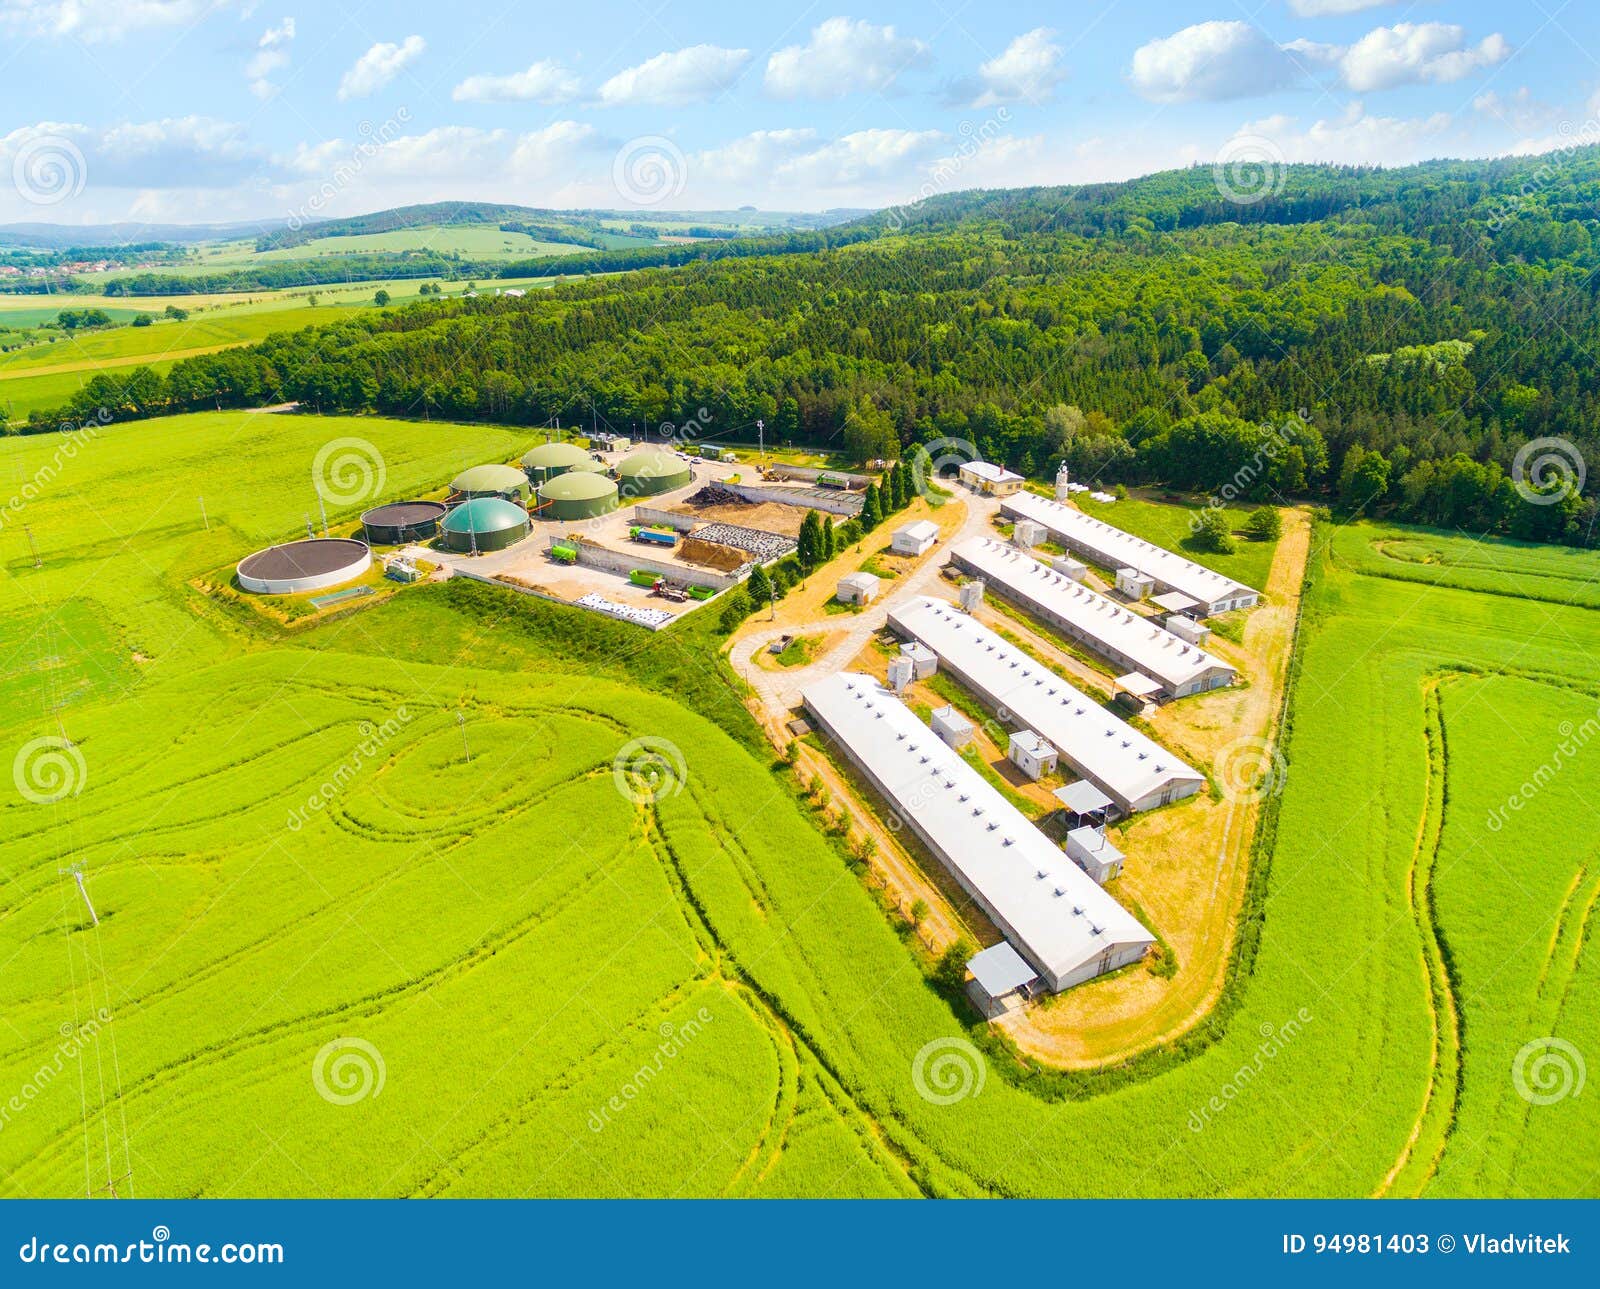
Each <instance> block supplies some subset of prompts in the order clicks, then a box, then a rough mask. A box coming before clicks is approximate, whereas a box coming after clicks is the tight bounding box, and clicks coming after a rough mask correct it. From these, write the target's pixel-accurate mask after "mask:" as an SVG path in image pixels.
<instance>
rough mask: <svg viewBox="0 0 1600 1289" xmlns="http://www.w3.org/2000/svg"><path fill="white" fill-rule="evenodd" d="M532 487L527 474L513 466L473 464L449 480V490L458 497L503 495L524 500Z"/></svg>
mask: <svg viewBox="0 0 1600 1289" xmlns="http://www.w3.org/2000/svg"><path fill="white" fill-rule="evenodd" d="M531 490H532V489H531V488H530V486H529V484H528V476H527V475H525V474H523V472H522V471H521V470H518V469H517V468H516V467H514V466H509V465H475V466H473V467H472V469H470V470H463V471H462V472H461V473H460V474H458V475H457V476H456V477H455V478H454V479H452V480H450V491H451V492H453V493H455V494H456V495H457V496H459V497H464V498H467V499H469V500H470V499H471V498H473V497H504V498H507V499H510V498H513V497H514V498H518V499H520V500H523V501H526V500H527V498H528V494H529V492H530V491H531Z"/></svg>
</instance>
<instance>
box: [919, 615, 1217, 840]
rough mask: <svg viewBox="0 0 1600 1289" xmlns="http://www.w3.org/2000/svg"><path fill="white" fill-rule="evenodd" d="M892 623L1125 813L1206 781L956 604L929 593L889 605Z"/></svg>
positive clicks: (1179, 795)
mask: <svg viewBox="0 0 1600 1289" xmlns="http://www.w3.org/2000/svg"><path fill="white" fill-rule="evenodd" d="M889 625H890V626H892V627H893V628H894V629H895V631H897V632H898V633H899V634H900V635H902V636H904V637H905V638H906V639H908V640H916V641H918V642H919V643H921V644H923V645H925V646H927V647H928V648H929V649H931V650H932V651H933V652H934V653H935V654H936V655H937V656H938V658H939V662H940V665H941V666H942V667H943V668H944V670H945V672H946V674H948V675H951V676H954V677H955V679H956V680H957V681H959V682H960V683H961V684H962V685H963V686H964V687H965V688H967V689H969V690H971V691H972V693H973V694H974V695H975V696H976V697H977V699H978V700H979V701H980V702H981V703H983V705H984V706H985V707H989V708H992V709H994V710H995V711H996V712H1006V713H1009V714H1010V715H1011V716H1012V717H1013V718H1014V719H1015V720H1017V721H1022V722H1025V723H1026V724H1027V727H1028V728H1029V729H1031V730H1033V731H1034V732H1035V733H1037V734H1039V735H1040V736H1041V737H1042V738H1044V739H1045V740H1046V741H1047V742H1049V743H1050V744H1051V745H1052V746H1053V747H1054V748H1055V749H1056V751H1057V752H1058V753H1060V757H1061V760H1062V761H1063V762H1064V763H1065V764H1067V765H1069V766H1071V767H1072V770H1073V772H1074V773H1076V774H1077V775H1078V776H1079V777H1080V778H1082V779H1086V780H1087V781H1088V782H1090V783H1092V784H1093V785H1094V786H1095V787H1096V788H1098V789H1100V791H1101V792H1103V793H1105V794H1106V796H1108V797H1110V798H1111V800H1112V801H1113V802H1114V803H1115V804H1116V806H1117V808H1118V810H1119V811H1120V812H1121V813H1122V814H1125V815H1126V814H1132V813H1133V812H1134V811H1136V810H1149V809H1151V808H1153V807H1155V806H1164V805H1167V804H1168V803H1169V802H1173V801H1181V800H1182V799H1183V798H1184V797H1189V796H1193V795H1194V794H1195V793H1196V792H1199V791H1200V789H1201V788H1203V787H1204V786H1205V776H1204V775H1202V774H1201V773H1200V771H1198V770H1196V769H1194V768H1193V767H1191V766H1189V765H1186V764H1184V762H1183V761H1182V760H1180V759H1179V758H1178V757H1176V756H1173V755H1172V754H1171V753H1170V752H1168V751H1167V750H1166V749H1165V748H1163V747H1162V746H1161V745H1160V744H1159V743H1157V742H1156V741H1155V740H1154V739H1152V738H1150V737H1149V736H1148V735H1147V734H1143V733H1141V732H1140V731H1138V730H1136V729H1134V728H1133V726H1131V725H1129V724H1128V723H1127V722H1126V721H1124V720H1120V719H1118V718H1117V717H1116V716H1114V715H1113V714H1112V713H1111V712H1109V711H1107V710H1106V709H1105V708H1104V707H1102V706H1101V705H1100V704H1099V703H1097V702H1095V701H1094V700H1093V699H1092V698H1089V697H1087V696H1085V695H1084V694H1083V693H1082V692H1080V691H1079V690H1077V689H1075V688H1074V687H1073V686H1072V685H1070V684H1068V683H1067V682H1066V681H1065V680H1063V679H1062V678H1061V677H1060V676H1058V675H1057V674H1056V673H1055V672H1053V671H1051V670H1050V669H1049V668H1048V667H1045V666H1044V665H1043V664H1041V663H1039V662H1037V661H1035V660H1034V659H1033V658H1032V657H1031V656H1030V655H1028V654H1027V653H1025V652H1023V651H1022V650H1021V649H1019V648H1017V646H1016V645H1014V644H1011V643H1009V642H1008V641H1007V640H1006V639H1005V638H1004V637H1003V636H1001V635H1000V634H999V633H998V632H995V631H991V630H990V629H989V628H988V627H986V626H984V625H983V623H981V622H979V621H978V620H977V619H976V618H974V617H972V616H970V615H969V614H966V613H963V612H961V610H960V609H957V608H956V607H955V606H954V605H951V604H947V603H946V602H945V601H943V600H937V599H934V598H932V597H931V596H923V597H921V598H918V599H915V600H911V601H909V602H908V603H906V604H902V605H896V606H895V607H894V608H893V609H891V610H890V611H889Z"/></svg>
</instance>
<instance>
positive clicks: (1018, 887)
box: [804, 671, 1155, 978]
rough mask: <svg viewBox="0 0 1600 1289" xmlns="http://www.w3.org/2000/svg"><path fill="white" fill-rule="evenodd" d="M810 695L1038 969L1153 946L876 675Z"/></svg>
mask: <svg viewBox="0 0 1600 1289" xmlns="http://www.w3.org/2000/svg"><path fill="white" fill-rule="evenodd" d="M804 697H805V704H806V707H807V709H809V710H810V711H811V713H812V714H813V715H814V716H815V717H816V718H817V720H818V722H819V723H820V724H821V725H822V726H823V727H824V728H825V729H826V730H827V731H828V733H829V734H830V735H832V736H833V738H835V739H836V740H837V741H838V742H839V743H840V744H841V745H842V746H843V748H844V749H845V751H846V752H847V753H848V754H849V755H850V757H851V759H852V760H854V761H855V762H856V763H857V764H859V765H861V766H862V767H863V768H865V769H866V770H867V771H868V772H869V774H870V775H871V776H872V778H873V779H874V780H875V781H876V783H877V784H878V786H879V787H880V789H881V790H882V791H883V792H885V793H886V794H887V795H888V797H889V799H890V804H891V805H892V806H893V807H894V809H895V810H896V811H897V812H898V813H899V814H901V815H902V816H904V817H905V818H907V819H909V820H913V821H915V823H916V825H917V827H918V830H919V831H920V832H921V833H922V834H923V835H925V836H926V837H927V838H929V839H931V841H932V844H933V845H934V848H935V851H936V852H937V854H938V856H939V859H940V860H941V862H943V863H944V864H945V865H947V866H948V867H949V868H950V869H951V870H952V871H953V872H955V874H956V875H957V876H958V877H959V878H960V879H961V881H962V884H963V885H965V886H966V887H967V889H968V890H969V891H972V892H973V893H974V894H976V895H977V896H978V897H979V899H980V901H981V902H982V903H983V904H984V905H986V906H987V910H988V911H989V913H990V915H991V916H992V917H994V918H995V919H996V920H997V921H998V922H999V923H1000V924H1001V927H1002V930H1004V931H1005V932H1006V933H1007V935H1008V937H1009V938H1011V939H1012V941H1013V943H1014V944H1015V946H1016V948H1017V949H1018V950H1019V951H1020V952H1021V953H1022V954H1023V955H1025V956H1026V957H1027V958H1029V960H1030V961H1032V962H1033V963H1034V964H1035V966H1037V967H1039V968H1041V969H1047V970H1049V971H1050V972H1051V973H1052V974H1054V975H1055V976H1056V977H1058V978H1062V977H1066V976H1068V975H1070V974H1071V973H1072V972H1073V971H1074V970H1076V969H1078V968H1081V967H1083V966H1085V965H1087V964H1089V963H1091V962H1093V960H1094V959H1096V958H1098V957H1099V956H1100V955H1101V954H1103V953H1104V952H1105V951H1106V950H1108V949H1111V948H1113V947H1114V946H1119V945H1120V946H1127V945H1130V944H1144V945H1149V944H1153V943H1154V942H1155V938H1154V937H1153V936H1152V935H1151V934H1150V932H1148V931H1147V930H1145V928H1144V927H1143V926H1141V925H1140V924H1139V921H1138V919H1137V918H1135V917H1134V916H1133V915H1132V914H1131V913H1129V912H1128V911H1127V910H1126V909H1124V908H1123V907H1122V906H1121V905H1120V904H1118V903H1117V902H1116V901H1115V900H1114V899H1112V898H1111V897H1110V896H1109V895H1107V894H1106V893H1105V892H1104V891H1103V890H1101V889H1100V887H1099V886H1098V885H1097V884H1096V882H1095V881H1094V879H1093V878H1092V877H1090V876H1089V875H1088V874H1086V873H1085V872H1083V870H1082V869H1080V868H1079V867H1078V866H1077V865H1076V864H1074V863H1073V862H1072V861H1071V860H1069V859H1068V858H1067V857H1066V856H1065V855H1064V854H1063V853H1062V852H1061V851H1060V850H1059V849H1057V847H1056V845H1055V843H1054V842H1052V841H1051V840H1050V839H1049V838H1048V837H1046V836H1045V835H1044V834H1043V833H1042V832H1040V831H1039V830H1038V829H1037V828H1036V827H1034V825H1033V824H1032V823H1031V822H1030V821H1029V820H1028V818H1027V817H1026V816H1025V815H1023V814H1022V812H1021V811H1019V810H1018V809H1017V808H1016V807H1015V806H1013V805H1012V804H1011V803H1010V802H1009V801H1007V800H1006V799H1005V797H1004V796H1002V795H1001V794H1000V792H999V791H998V790H997V789H996V788H994V787H993V786H991V785H990V783H989V782H988V780H986V779H985V778H984V777H983V776H982V775H981V774H979V773H978V771H977V770H975V769H973V768H972V766H970V765H969V764H967V762H966V761H965V760H964V759H963V758H962V756H961V754H960V753H958V752H955V751H953V750H952V749H951V748H949V747H947V746H946V745H945V744H944V742H942V741H941V740H940V739H939V738H938V737H937V736H936V735H935V734H934V732H933V731H932V730H930V729H929V728H928V727H927V726H926V725H924V724H923V723H922V722H921V721H919V720H918V719H917V717H916V714H915V713H914V712H912V710H911V709H910V708H909V707H907V706H906V705H905V704H904V703H902V702H901V701H900V700H899V699H898V698H896V697H895V696H894V694H893V693H891V692H890V691H889V690H888V689H886V688H884V686H883V685H882V684H880V683H879V682H878V681H877V680H875V679H874V678H872V677H871V676H862V675H857V674H855V673H853V672H848V671H843V672H839V673H837V674H835V675H833V676H829V677H828V678H827V679H826V680H821V681H818V682H817V683H816V684H814V685H810V686H808V687H807V688H806V690H805V694H804Z"/></svg>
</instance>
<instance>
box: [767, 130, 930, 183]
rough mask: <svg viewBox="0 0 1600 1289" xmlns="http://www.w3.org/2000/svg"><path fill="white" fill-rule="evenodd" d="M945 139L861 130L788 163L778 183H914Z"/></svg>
mask: <svg viewBox="0 0 1600 1289" xmlns="http://www.w3.org/2000/svg"><path fill="white" fill-rule="evenodd" d="M945 137H946V136H945V135H943V134H941V133H940V132H939V131H938V130H897V129H873V130H857V131H855V132H854V133H853V134H846V135H844V136H843V137H841V138H838V139H834V140H833V141H832V142H830V143H825V144H823V145H822V146H821V147H820V148H817V149H815V150H813V151H811V152H805V153H802V154H801V155H799V156H797V157H793V158H791V159H790V160H788V161H786V162H784V163H783V164H782V165H780V166H779V167H778V169H777V171H776V173H775V175H774V179H775V181H776V183H777V184H778V185H780V186H782V187H790V188H800V189H811V188H856V187H860V186H862V185H866V184H872V183H882V182H885V181H888V182H891V183H900V184H903V183H908V182H909V181H910V180H911V178H912V176H913V175H914V173H915V171H916V167H917V163H919V162H926V161H928V160H931V159H932V157H933V154H934V152H935V151H936V150H937V149H938V148H939V146H940V145H941V144H942V143H943V142H944V140H945Z"/></svg>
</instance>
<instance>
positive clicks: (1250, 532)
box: [1244, 506, 1283, 542]
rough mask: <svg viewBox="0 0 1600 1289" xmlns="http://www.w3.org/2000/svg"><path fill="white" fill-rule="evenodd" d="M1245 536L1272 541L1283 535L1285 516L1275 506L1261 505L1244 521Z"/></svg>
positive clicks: (1262, 540)
mask: <svg viewBox="0 0 1600 1289" xmlns="http://www.w3.org/2000/svg"><path fill="white" fill-rule="evenodd" d="M1244 531H1245V536H1247V537H1249V538H1250V540H1251V541H1256V542H1270V541H1276V540H1277V539H1278V538H1279V537H1281V536H1283V516H1282V515H1280V514H1279V513H1278V511H1277V508H1276V507H1275V506H1261V507H1259V508H1257V509H1255V510H1252V511H1251V512H1250V517H1249V518H1248V519H1246V520H1245V521H1244Z"/></svg>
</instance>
